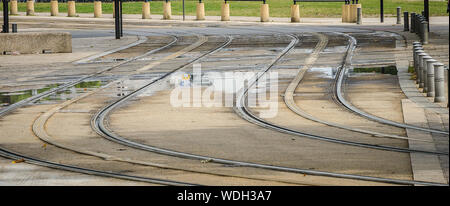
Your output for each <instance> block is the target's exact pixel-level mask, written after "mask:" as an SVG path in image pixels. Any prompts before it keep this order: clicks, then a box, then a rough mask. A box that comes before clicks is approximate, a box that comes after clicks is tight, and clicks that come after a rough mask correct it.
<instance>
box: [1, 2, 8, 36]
mask: <svg viewBox="0 0 450 206" xmlns="http://www.w3.org/2000/svg"><path fill="white" fill-rule="evenodd" d="M2 32H3V33H9V9H8V0H3V28H2Z"/></svg>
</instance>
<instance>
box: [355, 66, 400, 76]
mask: <svg viewBox="0 0 450 206" xmlns="http://www.w3.org/2000/svg"><path fill="white" fill-rule="evenodd" d="M373 73H380V74H391V75H397V67H395V66H388V67H373V68H353V69H350V72H349V76H362V75H370V74H373Z"/></svg>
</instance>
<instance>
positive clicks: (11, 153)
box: [0, 35, 207, 186]
mask: <svg viewBox="0 0 450 206" xmlns="http://www.w3.org/2000/svg"><path fill="white" fill-rule="evenodd" d="M171 36H172V38H173V41H171V42H170V43H168V44H166V45H164V46H162V47H159V48H156V49H153V50H151V51H148V52H145V53H144V54H142V55H139V56H137V57H133V58H130V59H128V60H126V61H123V62H121V63H118V64H115V65H113V66H111V67H107V68H106V69H102V70H100V71H98V72H95V73H93V74H90V75H87V76H84V77H81V78H79V79H77V80H76V81H73V82H69V83H66V84H63V85H61V86H59V87H57V88H54V89H51V90H49V91H47V92H43V93H41V94H38V95H35V96H32V97H30V98H27V99H25V100H22V101H20V102H17V103H15V104H12V105H9V106H8V107H6V108H3V109H2V110H0V117H2V116H4V115H6V114H8V113H10V112H11V111H14V110H15V109H18V108H20V107H22V106H25V105H26V104H28V103H31V102H34V101H37V100H39V99H42V98H44V97H46V96H49V95H51V94H53V93H56V92H58V91H62V90H64V89H67V88H69V87H72V86H74V85H76V84H78V83H81V82H83V81H85V80H86V79H89V78H91V77H94V76H97V75H99V74H102V73H105V72H107V71H111V70H113V69H115V68H118V67H120V66H122V65H124V64H126V63H130V62H133V61H135V60H138V59H140V58H142V57H145V56H148V55H150V54H153V53H155V52H158V51H160V50H163V49H166V48H168V47H170V46H172V45H174V44H175V43H176V42H177V41H178V38H177V37H176V36H175V35H171ZM197 37H198V39H199V40H198V41H197V42H196V43H194V44H192V45H189V46H187V48H188V49H186V48H183V49H182V50H181V51H180V52H176V54H177V55H174V54H172V55H169V57H170V58H168V57H165V58H163V60H165V61H167V60H169V59H171V58H175V57H177V56H179V55H181V54H184V53H186V52H188V51H190V50H192V49H195V48H197V47H199V46H201V45H202V44H203V43H205V42H206V39H207V38H206V37H205V36H202V35H197ZM138 42H139V43H143V41H138ZM139 43H136V42H135V43H132V46H137V45H139ZM126 48H129V47H122V49H126ZM117 51H121V49H118V50H116V51H115V52H117ZM111 53H113V52H111ZM106 54H108V53H106ZM106 54H105V55H106ZM97 58H98V57H97ZM151 65H153V66H154V65H155V64H151ZM150 68H151V67H149V66H148V65H147V66H144V67H142V68H141V70H140V71H145V70H148V69H150ZM111 84H112V83H110V84H108V85H111ZM89 94H90V93H88V94H86V96H87V95H89ZM83 96H85V95H83ZM0 156H3V157H5V158H9V159H15V160H18V159H20V160H23V161H24V162H27V163H31V164H35V165H39V166H44V167H49V168H53V169H59V170H66V171H71V172H77V173H82V174H88V175H97V176H104V177H111V178H118V179H124V180H132V181H141V182H147V183H154V184H160V185H172V186H195V185H196V184H191V183H186V182H179V181H172V180H165V179H156V178H148V177H141V176H133V175H126V174H120V173H114V172H107V171H100V170H95V169H89V168H84V167H77V166H73V165H67V164H61V163H55V162H51V161H46V160H42V159H38V158H34V157H31V156H27V155H24V154H20V153H18V152H14V151H10V150H8V149H6V148H3V147H0Z"/></svg>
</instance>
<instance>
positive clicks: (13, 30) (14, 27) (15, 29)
mask: <svg viewBox="0 0 450 206" xmlns="http://www.w3.org/2000/svg"><path fill="white" fill-rule="evenodd" d="M11 26H12V33H17V24H11Z"/></svg>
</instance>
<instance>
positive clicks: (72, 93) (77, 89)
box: [36, 81, 108, 104]
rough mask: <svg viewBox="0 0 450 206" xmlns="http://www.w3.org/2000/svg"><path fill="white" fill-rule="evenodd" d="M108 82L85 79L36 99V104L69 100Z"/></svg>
mask: <svg viewBox="0 0 450 206" xmlns="http://www.w3.org/2000/svg"><path fill="white" fill-rule="evenodd" d="M107 83H108V82H106V81H85V82H80V83H78V84H76V85H74V86H73V87H70V88H67V89H65V90H62V91H58V92H56V93H54V94H51V95H49V96H47V97H44V98H42V99H40V100H38V101H36V104H49V103H55V102H58V101H67V100H70V99H73V98H75V97H77V96H79V95H80V94H83V93H86V92H89V91H92V90H94V89H96V88H99V87H101V86H103V85H105V84H107Z"/></svg>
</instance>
